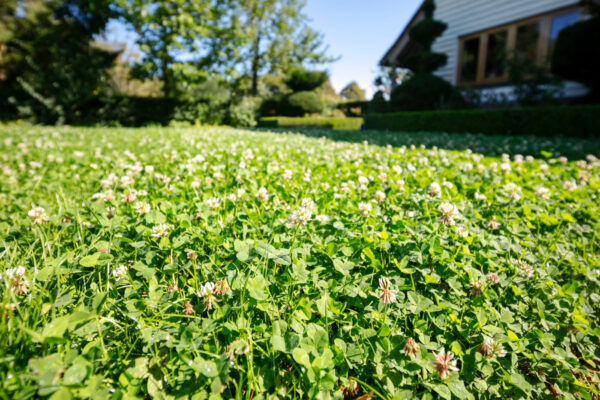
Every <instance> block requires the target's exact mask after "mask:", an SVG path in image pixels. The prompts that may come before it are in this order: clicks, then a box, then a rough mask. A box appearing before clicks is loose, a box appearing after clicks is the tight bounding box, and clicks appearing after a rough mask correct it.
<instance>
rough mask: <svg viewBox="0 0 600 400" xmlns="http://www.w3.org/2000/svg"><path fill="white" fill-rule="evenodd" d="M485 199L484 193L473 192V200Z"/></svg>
mask: <svg viewBox="0 0 600 400" xmlns="http://www.w3.org/2000/svg"><path fill="white" fill-rule="evenodd" d="M485 199H487V197H486V195H485V194H481V193H479V192H475V200H485Z"/></svg>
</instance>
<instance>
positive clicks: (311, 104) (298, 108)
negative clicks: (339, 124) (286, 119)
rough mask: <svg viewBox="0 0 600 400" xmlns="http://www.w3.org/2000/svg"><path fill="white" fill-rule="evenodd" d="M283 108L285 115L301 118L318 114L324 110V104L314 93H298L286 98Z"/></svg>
mask: <svg viewBox="0 0 600 400" xmlns="http://www.w3.org/2000/svg"><path fill="white" fill-rule="evenodd" d="M286 103H287V104H286V105H285V107H284V113H285V115H290V116H303V115H306V114H320V113H322V112H323V110H324V109H325V102H324V101H323V99H322V98H321V96H319V95H318V94H317V93H315V92H298V93H294V94H292V95H290V96H289V97H287V101H286Z"/></svg>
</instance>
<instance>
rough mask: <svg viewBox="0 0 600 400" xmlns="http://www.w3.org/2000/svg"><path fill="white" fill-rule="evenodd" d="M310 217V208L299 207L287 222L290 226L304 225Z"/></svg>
mask: <svg viewBox="0 0 600 400" xmlns="http://www.w3.org/2000/svg"><path fill="white" fill-rule="evenodd" d="M311 217H312V211H311V210H310V208H306V207H300V208H299V209H297V210H295V211H294V212H293V213H292V215H290V218H289V221H290V224H292V225H306V224H307V223H308V221H310V218H311Z"/></svg>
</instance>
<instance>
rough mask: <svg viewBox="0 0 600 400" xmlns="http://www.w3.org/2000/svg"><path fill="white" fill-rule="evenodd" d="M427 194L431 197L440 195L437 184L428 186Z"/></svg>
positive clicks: (440, 189) (440, 191) (440, 190)
mask: <svg viewBox="0 0 600 400" xmlns="http://www.w3.org/2000/svg"><path fill="white" fill-rule="evenodd" d="M427 193H428V194H429V196H431V197H438V196H439V195H440V194H441V193H442V188H441V187H440V184H439V183H437V182H433V183H432V184H431V185H429V189H428V190H427Z"/></svg>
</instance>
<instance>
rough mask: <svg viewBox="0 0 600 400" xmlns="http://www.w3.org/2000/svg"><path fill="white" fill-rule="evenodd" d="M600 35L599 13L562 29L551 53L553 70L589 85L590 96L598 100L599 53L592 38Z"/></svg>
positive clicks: (599, 79)
mask: <svg viewBox="0 0 600 400" xmlns="http://www.w3.org/2000/svg"><path fill="white" fill-rule="evenodd" d="M597 37H600V16H594V17H592V18H590V19H588V20H585V21H580V22H578V23H577V24H575V25H572V26H569V27H567V28H565V29H563V30H562V31H561V32H560V34H559V36H558V39H557V40H556V44H555V46H554V53H553V54H552V73H554V74H556V75H558V76H559V77H561V78H563V79H569V80H574V81H577V82H581V83H583V84H584V85H586V86H588V87H589V88H590V89H591V90H592V93H591V95H590V100H594V99H595V100H596V101H597V100H600V74H599V73H598V71H600V56H599V55H598V48H597V46H596V43H595V41H594V40H590V38H597Z"/></svg>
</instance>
